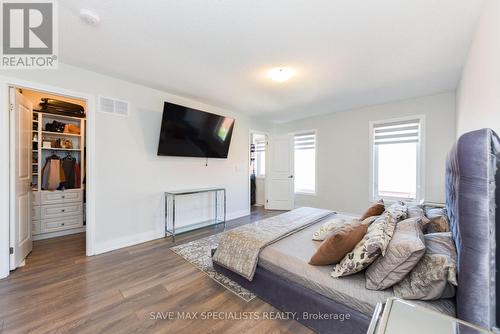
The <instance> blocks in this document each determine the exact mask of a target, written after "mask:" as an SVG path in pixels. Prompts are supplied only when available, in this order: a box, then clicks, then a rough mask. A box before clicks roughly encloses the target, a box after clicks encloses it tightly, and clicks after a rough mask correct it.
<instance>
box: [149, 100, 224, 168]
mask: <svg viewBox="0 0 500 334" xmlns="http://www.w3.org/2000/svg"><path fill="white" fill-rule="evenodd" d="M233 127H234V119H233V118H229V117H224V116H220V115H215V114H211V113H208V112H204V111H201V110H197V109H193V108H188V107H184V106H181V105H178V104H174V103H169V102H165V104H164V105H163V118H162V121H161V132H160V143H159V144H158V155H166V156H178V157H202V158H227V153H228V151H229V144H230V143H231V136H232V134H233Z"/></svg>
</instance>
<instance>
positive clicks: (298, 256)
mask: <svg viewBox="0 0 500 334" xmlns="http://www.w3.org/2000/svg"><path fill="white" fill-rule="evenodd" d="M331 218H332V217H329V218H327V219H331ZM335 218H343V219H346V220H347V219H352V218H353V217H350V216H345V215H340V214H337V215H336V216H335ZM322 223H323V222H319V223H317V224H315V225H312V226H310V227H308V228H306V229H303V230H301V231H298V232H296V233H294V234H293V235H291V236H288V237H286V238H284V239H281V240H279V241H277V242H276V243H274V244H271V245H269V246H267V247H266V248H264V249H263V250H262V251H261V253H260V255H259V263H258V265H259V266H261V267H263V268H265V269H267V270H269V271H271V272H273V273H275V274H277V275H280V276H283V277H285V278H287V279H289V280H291V281H293V282H296V283H298V284H301V285H303V286H305V287H307V288H309V289H311V290H314V291H316V292H318V293H320V294H322V295H324V296H326V297H328V298H331V299H333V300H335V301H337V302H339V303H342V304H344V305H346V306H348V307H350V308H352V309H354V310H357V311H359V312H361V313H364V314H366V315H371V314H372V313H373V310H374V308H375V306H376V305H377V303H384V302H385V301H386V300H387V298H389V297H393V296H394V293H393V291H392V288H390V289H387V290H384V291H373V290H368V289H366V288H365V274H364V272H361V273H358V274H355V275H351V276H347V277H342V278H333V277H331V276H330V272H331V270H332V266H311V265H309V264H308V262H309V259H310V258H311V256H312V255H313V254H314V252H315V251H316V249H317V247H319V245H320V243H321V242H319V241H313V240H311V237H312V234H313V232H314V231H315V230H316V229H317V228H318V227H319V226H321V224H322ZM415 302H416V303H417V304H420V305H423V306H427V307H430V308H432V309H435V310H437V311H439V312H442V313H445V314H449V315H452V316H454V315H455V303H454V301H453V300H452V299H441V300H437V301H430V302H424V301H415Z"/></svg>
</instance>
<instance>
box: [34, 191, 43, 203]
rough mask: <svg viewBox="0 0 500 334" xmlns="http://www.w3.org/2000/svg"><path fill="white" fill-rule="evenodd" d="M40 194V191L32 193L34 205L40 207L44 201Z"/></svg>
mask: <svg viewBox="0 0 500 334" xmlns="http://www.w3.org/2000/svg"><path fill="white" fill-rule="evenodd" d="M40 197H41V196H40V192H39V191H32V192H31V203H32V205H40V204H42V200H41V198H40Z"/></svg>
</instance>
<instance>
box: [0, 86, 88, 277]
mask: <svg viewBox="0 0 500 334" xmlns="http://www.w3.org/2000/svg"><path fill="white" fill-rule="evenodd" d="M9 87H15V88H21V89H22V88H24V89H29V90H36V91H40V92H46V93H49V94H55V95H62V96H66V97H71V98H77V99H80V100H85V101H86V102H87V118H86V129H85V131H86V132H85V133H86V147H87V150H86V174H85V175H86V186H85V192H86V199H87V202H86V207H85V214H86V232H85V233H86V255H87V256H91V255H94V254H95V177H94V172H95V169H94V160H95V111H96V97H95V96H94V95H91V94H86V93H81V92H75V91H71V90H67V89H64V88H60V87H55V86H50V85H44V84H40V83H36V82H31V81H26V80H19V79H16V78H10V77H4V76H0V101H1V102H0V103H1V104H0V106H1V108H0V161H4V163H2V164H0V279H1V278H4V277H7V276H8V275H9V261H10V255H9V247H10V198H11V189H10V186H9V181H10V146H11V143H10V131H11V129H10V112H9V104H10V99H9Z"/></svg>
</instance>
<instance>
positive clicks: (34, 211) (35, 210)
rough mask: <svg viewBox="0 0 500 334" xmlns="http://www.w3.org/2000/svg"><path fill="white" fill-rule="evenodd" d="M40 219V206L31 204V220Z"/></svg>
mask: <svg viewBox="0 0 500 334" xmlns="http://www.w3.org/2000/svg"><path fill="white" fill-rule="evenodd" d="M40 219H42V212H41V207H40V206H32V207H31V220H40Z"/></svg>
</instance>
